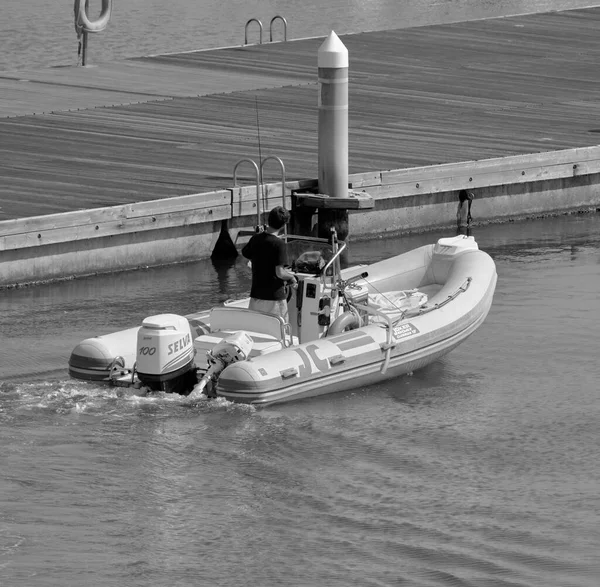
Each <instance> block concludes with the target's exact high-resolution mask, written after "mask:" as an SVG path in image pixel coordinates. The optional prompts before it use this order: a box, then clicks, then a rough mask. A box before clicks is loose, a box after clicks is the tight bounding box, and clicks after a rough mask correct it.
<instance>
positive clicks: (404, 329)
mask: <svg viewBox="0 0 600 587" xmlns="http://www.w3.org/2000/svg"><path fill="white" fill-rule="evenodd" d="M413 334H419V329H418V328H417V327H416V326H413V325H412V324H411V323H410V322H407V323H406V324H400V325H399V326H394V338H396V339H398V338H406V337H407V336H412V335H413Z"/></svg>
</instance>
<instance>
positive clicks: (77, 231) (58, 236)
mask: <svg viewBox="0 0 600 587" xmlns="http://www.w3.org/2000/svg"><path fill="white" fill-rule="evenodd" d="M230 217H231V206H230V205H229V204H228V205H225V206H214V207H211V208H200V209H192V210H180V211H177V212H170V213H166V214H156V215H154V216H136V217H133V218H119V219H113V220H106V219H105V220H104V222H98V223H97V224H93V223H90V224H78V225H73V226H71V227H68V228H65V227H61V228H46V229H40V230H39V231H33V232H22V233H18V234H9V235H6V236H0V251H7V250H11V249H21V248H27V247H35V246H43V245H49V244H57V243H64V242H71V241H78V240H88V239H94V238H101V237H106V236H114V235H118V234H127V233H133V232H143V231H148V230H160V229H164V228H173V227H178V226H189V225H191V224H204V223H207V222H213V221H217V220H224V219H226V218H230Z"/></svg>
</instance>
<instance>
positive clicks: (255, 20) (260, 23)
mask: <svg viewBox="0 0 600 587" xmlns="http://www.w3.org/2000/svg"><path fill="white" fill-rule="evenodd" d="M252 22H256V23H257V24H258V27H259V29H260V44H261V45H262V40H263V25H262V22H260V20H258V18H251V19H250V20H249V21H248V22H247V23H246V26H245V28H244V45H247V44H248V26H249V25H250V23H252Z"/></svg>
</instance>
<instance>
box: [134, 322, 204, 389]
mask: <svg viewBox="0 0 600 587" xmlns="http://www.w3.org/2000/svg"><path fill="white" fill-rule="evenodd" d="M137 343H138V344H137V357H136V371H137V376H138V378H139V380H140V381H141V382H142V384H143V385H145V386H146V387H149V388H150V389H151V390H152V391H166V392H168V393H179V394H182V395H188V394H189V393H190V392H191V391H192V389H193V388H194V385H196V383H198V377H197V375H196V366H195V364H194V344H193V343H194V341H193V340H192V332H191V329H190V323H189V322H188V320H187V318H184V317H183V316H178V315H177V314H159V315H157V316H150V317H148V318H146V319H145V320H144V321H143V322H142V326H141V328H140V329H139V331H138V338H137Z"/></svg>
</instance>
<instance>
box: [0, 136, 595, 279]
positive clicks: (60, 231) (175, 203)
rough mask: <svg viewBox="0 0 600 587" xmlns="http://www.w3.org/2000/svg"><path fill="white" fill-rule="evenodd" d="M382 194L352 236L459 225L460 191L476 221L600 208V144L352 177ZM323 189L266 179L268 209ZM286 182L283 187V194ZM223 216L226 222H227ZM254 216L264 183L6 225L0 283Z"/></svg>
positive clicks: (176, 244) (75, 272) (359, 187)
mask: <svg viewBox="0 0 600 587" xmlns="http://www.w3.org/2000/svg"><path fill="white" fill-rule="evenodd" d="M348 179H349V184H350V187H351V188H352V190H354V191H356V192H361V191H364V192H366V193H367V194H369V195H370V196H371V197H372V198H373V199H374V200H375V207H374V208H373V209H369V210H364V211H363V210H358V211H352V212H351V213H350V214H351V215H350V235H351V237H352V239H353V240H358V239H361V238H369V237H371V236H374V235H381V234H382V233H399V232H400V233H401V232H419V231H428V230H434V229H439V228H445V227H447V228H451V229H453V230H454V229H455V227H456V211H457V205H458V191H459V190H461V189H466V190H469V191H472V192H473V194H474V196H475V199H474V202H473V206H472V215H473V218H474V223H475V225H477V224H485V223H490V222H499V221H507V220H510V219H514V218H523V217H535V216H541V215H545V214H556V213H569V212H573V211H576V210H596V209H599V208H600V146H593V147H582V148H576V149H567V150H562V151H551V152H545V153H534V154H529V155H518V156H510V157H500V158H495V159H486V160H480V161H466V162H460V163H449V164H443V165H433V166H427V167H417V168H408V169H397V170H387V171H378V172H368V173H363V174H353V175H350V176H349V178H348ZM316 187H317V180H316V179H314V180H306V181H302V182H287V183H285V186H283V185H282V184H281V183H273V184H265V185H264V186H260V193H259V197H260V199H261V202H262V204H261V205H262V206H264V209H267V210H268V209H270V208H271V207H272V206H274V205H277V204H281V203H282V202H285V204H286V206H287V207H291V206H292V199H293V197H294V196H293V194H294V193H296V192H298V191H300V192H302V191H306V190H310V189H314V188H316ZM284 189H285V193H284V194H282V191H283V190H284ZM224 222H225V224H224ZM256 223H257V186H256V185H248V186H234V187H232V188H229V189H225V190H220V191H214V192H210V193H202V194H191V195H187V196H181V197H176V198H168V199H163V200H152V201H147V202H140V203H137V204H127V205H123V206H115V207H109V208H97V209H91V210H81V211H76V212H68V213H64V214H53V215H48V216H37V217H31V218H23V219H15V220H8V221H3V222H0V288H6V287H15V286H21V285H26V284H35V283H39V282H45V281H52V280H59V279H69V278H73V277H78V276H84V275H90V274H96V273H105V272H114V271H123V270H131V269H136V268H140V267H147V266H159V265H167V264H172V263H178V262H185V261H193V260H198V259H203V258H208V257H209V256H210V255H211V252H212V251H213V249H214V247H215V244H216V242H217V239H218V237H219V234H220V232H221V230H222V228H223V227H224V226H225V227H227V229H228V231H229V234H230V235H231V237H232V239H233V241H234V243H235V244H236V245H238V246H239V245H241V244H242V243H243V242H246V240H247V237H240V235H239V234H238V233H239V231H240V230H251V229H252V228H253V226H255V225H256Z"/></svg>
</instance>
